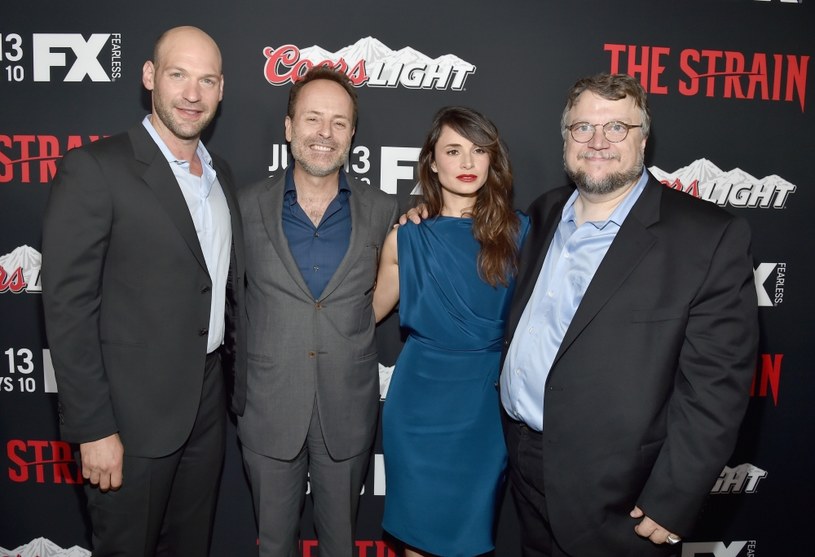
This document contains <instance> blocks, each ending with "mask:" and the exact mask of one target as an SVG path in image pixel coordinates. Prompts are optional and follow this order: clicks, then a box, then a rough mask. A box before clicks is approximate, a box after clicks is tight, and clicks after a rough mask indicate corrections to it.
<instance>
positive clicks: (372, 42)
mask: <svg viewBox="0 0 815 557" xmlns="http://www.w3.org/2000/svg"><path fill="white" fill-rule="evenodd" d="M300 56H301V58H303V59H306V60H309V61H311V62H315V63H317V62H322V61H323V60H331V61H332V62H338V61H339V60H340V58H342V59H343V60H345V61H346V63H348V65H349V66H354V65H355V64H356V63H357V62H359V61H360V60H365V63H366V65H372V64H379V63H382V64H385V65H393V64H417V63H419V64H438V65H440V66H453V67H462V68H466V69H468V70H474V69H475V66H474V65H473V64H470V63H469V62H466V61H464V60H462V59H461V58H459V57H458V56H454V55H452V54H445V55H443V56H439V57H438V58H430V57H429V56H427V55H426V54H422V53H421V52H419V51H418V50H416V49H413V48H411V47H405V48H402V49H400V50H393V49H391V48H389V47H388V46H387V45H385V44H384V43H383V42H382V41H380V40H378V39H375V38H374V37H364V38H362V39H359V40H358V41H357V42H355V43H354V44H352V45H348V46H346V47H343V48H341V49H339V50H338V51H336V52H330V51H328V50H326V49H324V48H322V47H321V46H317V45H314V46H310V47H308V48H304V49H301V50H300Z"/></svg>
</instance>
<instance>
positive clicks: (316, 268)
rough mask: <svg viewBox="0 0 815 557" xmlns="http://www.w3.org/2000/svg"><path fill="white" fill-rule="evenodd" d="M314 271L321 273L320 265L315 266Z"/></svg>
mask: <svg viewBox="0 0 815 557" xmlns="http://www.w3.org/2000/svg"><path fill="white" fill-rule="evenodd" d="M312 269H313V270H315V271H319V270H320V266H319V265H315V266H314V267H312Z"/></svg>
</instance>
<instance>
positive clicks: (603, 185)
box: [563, 152, 644, 195]
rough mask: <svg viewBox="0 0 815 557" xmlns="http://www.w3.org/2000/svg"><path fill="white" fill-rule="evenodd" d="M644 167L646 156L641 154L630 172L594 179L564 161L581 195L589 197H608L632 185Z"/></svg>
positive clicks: (625, 171)
mask: <svg viewBox="0 0 815 557" xmlns="http://www.w3.org/2000/svg"><path fill="white" fill-rule="evenodd" d="M578 158H580V157H578ZM643 165H644V155H643V153H642V152H640V153H639V154H638V155H637V162H636V163H635V164H634V166H632V167H631V168H630V169H629V170H623V171H620V172H612V173H611V174H606V175H605V176H601V177H599V178H594V177H592V176H589V175H588V174H587V173H586V171H585V170H582V169H577V170H575V169H572V168H570V167H569V165H568V163H567V162H566V161H565V160H564V161H563V167H564V168H565V169H566V174H567V175H568V176H569V178H571V180H572V181H573V182H574V183H575V185H576V186H577V189H578V190H580V192H581V193H585V194H589V195H607V194H609V193H613V192H615V191H617V190H620V189H622V188H624V187H626V186H628V185H630V184H631V183H632V182H635V181H636V180H638V179H639V177H640V176H642V168H643Z"/></svg>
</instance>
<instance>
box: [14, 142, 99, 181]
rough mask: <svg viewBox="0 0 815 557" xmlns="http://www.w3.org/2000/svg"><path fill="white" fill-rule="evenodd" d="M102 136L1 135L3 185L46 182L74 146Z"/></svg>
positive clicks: (79, 145)
mask: <svg viewBox="0 0 815 557" xmlns="http://www.w3.org/2000/svg"><path fill="white" fill-rule="evenodd" d="M102 137H104V136H102V135H89V136H81V135H69V136H67V137H64V138H58V137H57V136H55V135H33V134H12V135H5V134H0V184H3V183H7V182H11V181H12V180H17V181H19V182H21V183H23V184H31V183H34V182H37V183H40V184H46V183H48V182H50V181H51V179H52V178H53V177H54V174H56V171H57V161H58V160H59V159H61V158H62V155H63V154H64V153H66V152H67V151H70V150H71V149H74V148H76V147H81V146H82V145H85V144H87V143H92V142H94V141H98V140H99V139H101V138H102Z"/></svg>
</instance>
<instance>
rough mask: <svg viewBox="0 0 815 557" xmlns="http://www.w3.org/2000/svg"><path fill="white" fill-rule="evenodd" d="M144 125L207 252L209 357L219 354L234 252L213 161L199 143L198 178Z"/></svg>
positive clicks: (224, 201)
mask: <svg viewBox="0 0 815 557" xmlns="http://www.w3.org/2000/svg"><path fill="white" fill-rule="evenodd" d="M142 124H143V125H144V128H145V129H146V130H147V133H149V134H150V137H152V138H153V141H155V142H156V145H158V148H159V150H160V151H161V153H162V154H163V155H164V158H166V159H167V162H168V163H169V164H170V168H171V169H172V171H173V174H174V175H175V177H176V180H177V181H178V186H179V188H181V193H182V194H183V195H184V200H185V201H186V202H187V207H188V208H189V210H190V216H191V217H192V222H193V224H194V225H195V232H196V234H197V235H198V241H199V242H200V244H201V251H203V252H204V261H205V262H206V264H207V271H209V277H210V279H211V280H212V303H211V304H210V312H209V333H208V336H207V353H210V352H212V351H214V350H217V349H218V347H219V346H221V344H223V341H224V329H225V322H224V313H225V309H226V281H227V275H228V274H229V259H230V256H231V248H232V220H231V216H230V214H229V205H227V203H226V196H225V195H224V192H223V190H222V189H221V184H220V182H218V176H217V175H216V173H215V168H214V167H213V166H212V157H211V156H210V154H209V152H208V151H207V150H206V148H205V147H204V144H203V143H202V142H200V141H199V142H198V147H197V148H196V154H197V155H198V158H199V159H200V160H201V166H202V168H203V174H202V175H201V176H196V175H195V174H192V173H191V172H190V161H185V160H179V159H177V158H176V157H175V155H173V154H172V152H171V151H170V149H169V148H168V147H167V145H166V144H165V143H164V141H163V140H162V139H161V137H160V136H159V135H158V132H156V129H155V128H154V127H153V124H152V123H151V122H150V116H149V115H148V116H146V117H145V118H144V120H143V121H142Z"/></svg>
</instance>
